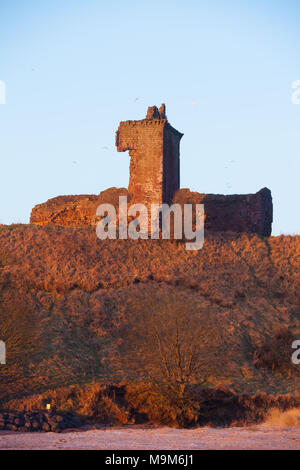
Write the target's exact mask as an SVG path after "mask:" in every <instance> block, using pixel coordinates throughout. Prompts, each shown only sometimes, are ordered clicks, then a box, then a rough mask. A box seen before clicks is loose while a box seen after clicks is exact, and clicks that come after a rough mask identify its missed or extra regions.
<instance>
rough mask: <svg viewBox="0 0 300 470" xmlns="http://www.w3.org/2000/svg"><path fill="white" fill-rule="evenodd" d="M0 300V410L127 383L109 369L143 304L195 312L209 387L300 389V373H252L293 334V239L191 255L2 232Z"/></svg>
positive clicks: (86, 232)
mask: <svg viewBox="0 0 300 470" xmlns="http://www.w3.org/2000/svg"><path fill="white" fill-rule="evenodd" d="M0 290H1V305H0V308H1V319H0V322H1V321H2V324H0V328H1V331H2V332H3V333H2V336H3V335H4V336H5V335H6V337H5V338H3V339H5V340H6V341H7V354H8V363H7V365H6V366H1V369H0V374H1V384H0V400H2V402H3V403H4V402H5V401H6V400H7V399H9V398H14V397H22V396H26V395H28V394H31V393H33V392H42V391H45V390H48V389H53V388H55V387H58V386H66V385H70V384H86V383H89V382H91V381H95V380H96V381H100V382H104V383H107V382H109V381H116V380H120V379H124V376H123V377H122V373H121V376H120V371H116V370H112V368H111V367H110V362H109V360H108V358H109V354H110V352H111V350H112V347H113V341H114V340H113V339H112V338H113V337H112V336H111V331H112V329H114V328H116V327H118V326H121V325H123V324H125V323H126V321H127V318H128V315H130V314H131V312H132V310H133V309H137V311H142V310H143V304H144V302H145V299H148V300H149V299H152V308H153V311H156V310H157V309H158V308H160V307H159V299H160V298H161V299H163V298H164V296H168V294H170V295H171V294H172V293H174V292H176V295H179V296H182V297H183V298H184V299H185V305H186V306H187V309H188V308H191V309H195V308H196V309H197V311H198V312H199V321H200V322H201V326H202V334H201V336H200V337H199V344H200V346H201V356H200V361H201V364H200V365H201V368H200V369H201V376H202V377H204V378H205V379H206V380H207V383H210V384H222V385H226V386H230V387H233V388H234V389H235V390H241V391H246V392H251V393H254V392H256V391H257V390H260V391H264V390H265V391H267V392H274V393H279V392H281V393H285V392H293V391H295V390H297V388H298V387H299V379H298V377H299V374H298V369H297V368H296V366H295V371H292V372H291V371H289V372H284V371H283V372H282V371H278V370H271V369H268V368H266V369H264V368H256V367H255V365H254V362H253V355H254V352H255V351H256V350H257V349H258V348H259V347H261V346H263V345H264V344H265V342H266V341H271V340H272V338H274V335H275V334H276V332H278V331H279V330H282V329H283V328H289V329H290V331H291V332H292V334H294V335H297V334H298V333H300V236H280V237H271V238H260V237H258V236H256V235H253V236H252V235H246V234H241V235H237V234H230V233H227V234H222V233H220V234H215V235H214V236H211V235H209V236H207V237H206V239H205V244H204V247H203V249H202V250H200V251H199V252H188V251H186V250H185V248H184V244H183V243H181V242H175V241H156V240H154V241H151V240H149V241H148V240H143V241H132V240H128V241H127V240H126V241H119V240H116V241H114V240H107V241H100V240H98V239H97V238H96V234H95V231H94V230H93V229H92V228H82V229H75V228H62V227H59V226H54V225H49V226H45V227H39V226H33V225H15V226H2V227H1V229H0ZM299 339H300V335H299ZM133 360H134V358H133ZM299 367H300V366H299Z"/></svg>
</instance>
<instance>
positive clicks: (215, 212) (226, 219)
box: [173, 188, 273, 237]
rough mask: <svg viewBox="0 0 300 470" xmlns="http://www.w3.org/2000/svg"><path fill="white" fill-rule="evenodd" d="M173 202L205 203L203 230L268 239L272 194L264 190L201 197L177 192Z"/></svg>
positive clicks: (198, 194) (203, 195)
mask: <svg viewBox="0 0 300 470" xmlns="http://www.w3.org/2000/svg"><path fill="white" fill-rule="evenodd" d="M173 202H174V203H178V204H180V205H181V206H183V205H184V204H193V205H195V204H204V211H205V231H208V232H237V233H239V232H246V233H257V234H258V235H261V236H265V237H269V236H270V235H271V232H272V221H273V204H272V195H271V191H270V190H269V189H268V188H263V189H261V190H260V191H258V192H257V193H255V194H233V195H228V196H225V195H222V194H201V193H196V192H191V191H190V190H189V189H180V190H179V191H177V193H176V194H175V197H174V199H173Z"/></svg>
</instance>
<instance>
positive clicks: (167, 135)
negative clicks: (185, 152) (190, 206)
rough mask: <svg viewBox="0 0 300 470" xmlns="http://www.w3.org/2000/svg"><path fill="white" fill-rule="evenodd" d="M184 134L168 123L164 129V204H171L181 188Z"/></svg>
mask: <svg viewBox="0 0 300 470" xmlns="http://www.w3.org/2000/svg"><path fill="white" fill-rule="evenodd" d="M181 137H182V134H180V133H179V132H177V131H176V130H175V129H173V128H172V127H171V126H170V125H169V124H168V123H167V125H166V126H165V128H164V144H163V148H164V155H163V202H164V203H166V204H170V203H171V201H172V199H173V197H174V195H175V193H176V191H178V189H179V188H180V158H179V154H180V152H179V144H180V139H181Z"/></svg>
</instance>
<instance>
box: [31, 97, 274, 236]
mask: <svg viewBox="0 0 300 470" xmlns="http://www.w3.org/2000/svg"><path fill="white" fill-rule="evenodd" d="M182 136H183V134H182V133H180V132H179V131H177V130H176V129H174V128H173V127H172V126H171V125H170V124H169V122H168V120H167V117H166V108H165V105H164V104H162V105H161V107H160V108H159V109H158V108H157V107H156V106H152V107H149V108H148V111H147V115H146V118H144V119H141V120H135V121H122V122H120V125H119V128H118V130H117V132H116V147H117V150H118V152H124V151H127V150H128V151H129V155H130V179H129V186H128V190H127V189H126V188H120V189H118V188H110V189H108V190H106V191H103V192H101V193H100V194H99V195H79V196H59V197H56V198H54V199H50V200H49V201H47V202H46V203H44V204H39V205H37V206H35V207H34V208H33V210H32V212H31V217H30V223H32V224H37V225H47V224H56V225H62V226H69V227H82V226H94V225H96V223H97V218H96V209H97V207H98V205H100V204H102V203H111V204H113V205H114V207H115V208H116V209H118V197H119V195H122V196H124V195H126V196H128V201H129V202H130V204H133V203H142V204H144V205H145V206H146V207H148V208H149V206H150V205H151V204H159V205H161V204H163V203H166V204H169V205H170V204H172V203H178V204H180V205H182V206H183V205H184V204H204V209H205V231H209V232H228V231H230V232H237V233H240V232H245V233H256V234H258V235H260V236H267V237H268V236H270V235H271V231H272V221H273V204H272V195H271V191H270V190H269V189H267V188H263V189H261V190H260V191H258V192H257V193H255V194H243V195H228V196H225V195H219V194H217V195H214V194H203V193H197V192H191V191H190V190H189V189H180V158H179V153H180V152H179V146H180V140H181V138H182Z"/></svg>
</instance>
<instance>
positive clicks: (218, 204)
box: [30, 188, 273, 237]
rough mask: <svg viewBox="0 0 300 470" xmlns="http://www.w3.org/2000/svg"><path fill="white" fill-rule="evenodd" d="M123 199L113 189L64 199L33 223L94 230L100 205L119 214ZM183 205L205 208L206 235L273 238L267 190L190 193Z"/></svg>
mask: <svg viewBox="0 0 300 470" xmlns="http://www.w3.org/2000/svg"><path fill="white" fill-rule="evenodd" d="M119 196H127V197H128V204H129V205H130V204H132V202H133V201H132V200H131V199H130V195H129V194H128V192H127V190H126V189H125V188H119V189H118V188H110V189H107V190H106V191H103V192H102V193H100V194H99V195H98V196H96V195H82V196H60V197H57V198H54V199H50V200H49V201H47V202H45V203H44V204H39V205H38V206H35V207H34V208H33V210H32V213H31V218H30V223H32V224H36V225H47V224H55V225H62V226H68V227H86V226H90V227H94V226H95V225H96V223H97V221H98V218H97V217H96V209H97V207H98V205H99V204H104V203H110V204H112V205H113V206H114V207H115V208H116V211H117V214H118V205H119ZM172 202H174V203H178V204H180V205H181V206H182V207H183V205H184V204H193V205H195V204H204V210H205V232H246V233H257V234H258V235H261V236H266V237H268V236H270V235H271V230H272V220H273V211H272V196H271V191H270V190H269V189H267V188H264V189H261V190H260V191H258V192H257V193H256V194H242V195H239V194H235V195H229V196H224V195H221V194H201V193H196V192H191V191H190V190H189V189H180V190H178V191H177V192H176V194H175V196H174V198H173V201H172ZM194 223H195V220H194Z"/></svg>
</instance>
